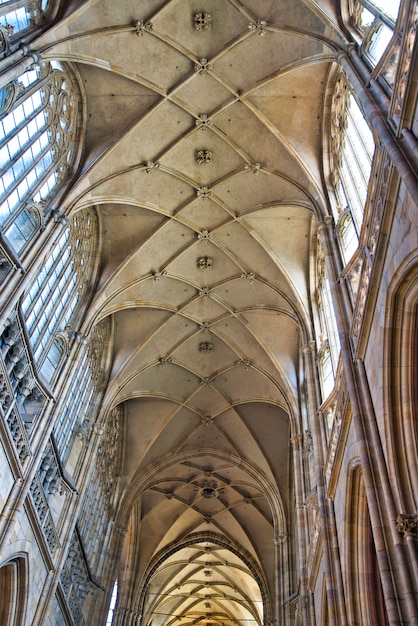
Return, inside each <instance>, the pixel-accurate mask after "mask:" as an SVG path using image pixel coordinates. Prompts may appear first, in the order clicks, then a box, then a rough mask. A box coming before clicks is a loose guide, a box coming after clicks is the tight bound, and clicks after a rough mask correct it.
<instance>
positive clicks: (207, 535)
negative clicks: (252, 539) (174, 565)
mask: <svg viewBox="0 0 418 626" xmlns="http://www.w3.org/2000/svg"><path fill="white" fill-rule="evenodd" d="M197 541H199V542H206V543H210V544H215V545H216V546H220V547H222V548H224V549H226V550H228V551H230V552H232V553H233V554H235V555H236V556H238V558H239V559H241V560H242V561H243V562H244V563H245V565H246V566H247V567H248V570H249V572H250V573H251V575H252V576H253V577H254V580H255V581H256V582H257V584H258V587H259V589H260V592H261V597H262V600H263V605H264V616H265V617H270V616H271V610H272V607H271V604H270V594H269V590H268V584H267V580H266V579H265V576H264V573H263V570H262V568H261V567H260V566H259V564H258V563H257V561H256V560H255V559H254V557H253V556H252V555H251V554H250V553H249V552H248V551H247V550H246V549H245V548H244V547H243V546H240V545H238V544H236V543H235V542H233V541H232V540H231V539H230V538H227V537H226V536H225V535H223V534H219V533H215V532H213V531H206V532H202V531H200V532H197V533H190V534H189V535H188V536H187V537H186V538H181V539H180V540H175V541H173V542H172V543H171V544H169V545H168V546H166V547H165V548H164V549H163V550H161V552H160V553H158V554H157V555H155V556H154V557H153V558H152V560H151V561H150V563H149V565H148V568H147V571H146V572H145V573H144V575H143V577H142V580H141V581H140V583H139V584H138V587H137V589H138V592H137V597H136V606H137V607H138V608H140V609H141V613H142V611H143V609H144V607H145V601H146V596H147V591H148V588H149V585H150V582H151V579H152V577H153V576H154V574H155V573H156V571H157V570H158V569H159V567H160V566H161V565H162V564H163V563H164V561H166V560H167V558H169V557H170V556H172V555H173V554H176V553H177V552H179V550H181V549H183V548H185V547H190V546H191V545H192V546H193V545H194V544H195V543H196V542H197Z"/></svg>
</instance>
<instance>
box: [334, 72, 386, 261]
mask: <svg viewBox="0 0 418 626" xmlns="http://www.w3.org/2000/svg"><path fill="white" fill-rule="evenodd" d="M331 106H332V108H331V142H330V149H331V168H332V183H333V186H334V192H335V198H336V201H337V207H336V218H337V234H338V237H339V242H340V247H341V252H342V256H343V260H344V262H345V263H347V262H348V261H349V259H350V258H351V256H352V255H353V253H354V252H355V250H356V249H357V247H358V242H359V234H360V230H361V226H362V222H363V213H364V207H365V203H366V198H367V190H368V185H369V179H370V172H371V164H372V159H373V154H374V148H375V144H374V139H373V134H372V132H371V130H370V128H369V126H368V124H367V122H366V120H365V118H364V116H363V114H362V112H361V110H360V107H359V106H358V104H357V102H356V100H355V98H354V96H353V93H352V89H351V86H350V84H349V83H348V81H347V79H346V77H345V75H344V74H342V73H341V75H340V76H339V78H338V80H337V82H336V86H335V90H334V96H333V99H332V105H331Z"/></svg>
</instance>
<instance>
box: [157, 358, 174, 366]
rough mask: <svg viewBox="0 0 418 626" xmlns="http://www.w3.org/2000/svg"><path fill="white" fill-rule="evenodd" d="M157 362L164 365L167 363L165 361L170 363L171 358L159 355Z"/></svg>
mask: <svg viewBox="0 0 418 626" xmlns="http://www.w3.org/2000/svg"><path fill="white" fill-rule="evenodd" d="M158 362H159V364H160V365H162V366H164V365H167V363H172V362H173V359H172V358H171V356H160V358H159V359H158Z"/></svg>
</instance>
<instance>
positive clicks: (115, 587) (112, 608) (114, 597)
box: [106, 580, 118, 626]
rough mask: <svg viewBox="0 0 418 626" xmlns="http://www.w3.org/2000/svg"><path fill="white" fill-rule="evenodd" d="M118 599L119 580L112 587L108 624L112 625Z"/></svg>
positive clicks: (107, 625)
mask: <svg viewBox="0 0 418 626" xmlns="http://www.w3.org/2000/svg"><path fill="white" fill-rule="evenodd" d="M117 599H118V581H117V580H115V584H114V585H113V589H112V597H111V598H110V605H109V613H108V614H107V620H106V626H111V624H112V621H113V613H114V611H115V606H116V600H117Z"/></svg>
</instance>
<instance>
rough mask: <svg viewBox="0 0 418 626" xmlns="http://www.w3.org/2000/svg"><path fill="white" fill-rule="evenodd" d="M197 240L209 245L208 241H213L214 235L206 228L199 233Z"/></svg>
mask: <svg viewBox="0 0 418 626" xmlns="http://www.w3.org/2000/svg"><path fill="white" fill-rule="evenodd" d="M197 238H198V240H199V241H202V242H203V243H205V244H206V243H208V241H212V239H213V235H212V233H210V232H209V231H208V230H207V229H206V228H204V229H203V230H201V231H200V233H197Z"/></svg>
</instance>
